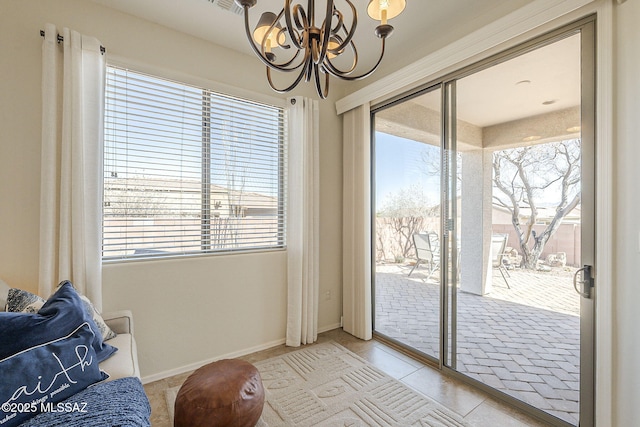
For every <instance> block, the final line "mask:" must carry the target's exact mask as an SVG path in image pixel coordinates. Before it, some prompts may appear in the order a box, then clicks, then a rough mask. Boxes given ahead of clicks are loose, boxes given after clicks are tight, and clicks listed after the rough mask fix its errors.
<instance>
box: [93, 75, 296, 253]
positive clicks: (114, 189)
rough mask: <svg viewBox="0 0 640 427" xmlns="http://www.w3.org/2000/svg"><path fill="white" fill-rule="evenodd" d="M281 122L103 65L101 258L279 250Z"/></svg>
mask: <svg viewBox="0 0 640 427" xmlns="http://www.w3.org/2000/svg"><path fill="white" fill-rule="evenodd" d="M283 116H284V114H283V109H282V108H280V107H274V106H272V105H265V104H261V103H257V102H253V101H248V100H244V99H239V98H234V97H231V96H226V95H221V94H218V93H214V92H212V91H210V90H207V89H203V88H199V87H194V86H189V85H186V84H183V83H177V82H174V81H169V80H165V79H161V78H158V77H152V76H149V75H145V74H141V73H138V72H134V71H131V70H125V69H121V68H117V67H108V69H107V84H106V108H105V141H104V219H103V252H102V255H103V258H104V259H114V258H135V257H149V256H167V255H183V254H195V253H212V252H221V251H223V252H228V251H243V250H255V249H271V248H282V247H284V223H285V222H284V221H285V218H284V215H285V214H284V211H285V201H284V195H285V189H284V181H285V180H284V177H285V161H284V159H285V153H284V150H285V148H284V118H283Z"/></svg>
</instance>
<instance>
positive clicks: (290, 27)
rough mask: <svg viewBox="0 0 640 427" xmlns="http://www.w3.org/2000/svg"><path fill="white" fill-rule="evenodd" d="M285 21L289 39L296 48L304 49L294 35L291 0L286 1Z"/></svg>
mask: <svg viewBox="0 0 640 427" xmlns="http://www.w3.org/2000/svg"><path fill="white" fill-rule="evenodd" d="M284 20H285V23H286V25H287V31H289V38H290V39H291V42H292V43H293V45H294V46H295V47H296V48H298V49H303V47H302V43H300V40H298V38H297V37H296V34H295V33H294V30H293V22H291V0H284ZM303 39H304V36H303Z"/></svg>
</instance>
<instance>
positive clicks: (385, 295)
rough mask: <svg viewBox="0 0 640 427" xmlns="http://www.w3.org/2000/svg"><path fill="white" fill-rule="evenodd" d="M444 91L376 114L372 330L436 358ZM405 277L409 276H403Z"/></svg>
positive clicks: (425, 94)
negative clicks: (373, 317)
mask: <svg viewBox="0 0 640 427" xmlns="http://www.w3.org/2000/svg"><path fill="white" fill-rule="evenodd" d="M441 103H442V90H441V88H440V87H439V86H436V87H434V88H429V89H428V90H426V91H424V92H423V93H420V94H419V95H418V96H415V97H413V98H411V99H407V100H403V101H402V102H399V103H397V104H396V105H393V106H390V107H389V108H386V109H384V110H381V111H380V112H378V113H377V114H376V115H375V134H374V140H375V145H374V158H375V159H376V160H375V164H374V169H375V176H376V179H375V194H374V206H375V216H374V227H375V230H376V231H375V244H374V245H373V246H374V247H375V286H376V288H375V290H374V294H375V319H374V322H375V325H374V327H375V330H376V331H378V332H380V333H383V334H385V335H386V336H388V337H390V338H392V339H395V340H398V341H401V342H403V343H406V344H407V345H409V346H411V347H413V348H415V349H416V350H417V351H420V352H421V353H424V354H425V355H428V356H430V357H432V358H433V360H439V358H440V347H441V345H442V341H441V336H440V329H441V325H442V322H441V315H442V314H441V310H440V305H441V285H440V276H441V274H440V273H441V272H440V233H441V227H442V221H441V209H440V205H441V197H442V191H441V179H442V178H441V175H442V173H441V158H442V148H441V139H442V125H441V123H442V114H441V111H440V109H441V107H440V105H441ZM404 276H406V277H407V278H409V279H410V280H398V279H399V278H404Z"/></svg>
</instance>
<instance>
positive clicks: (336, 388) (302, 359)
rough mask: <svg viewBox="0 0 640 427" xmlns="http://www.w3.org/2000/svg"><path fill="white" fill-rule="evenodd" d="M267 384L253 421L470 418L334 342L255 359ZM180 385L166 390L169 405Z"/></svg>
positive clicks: (388, 422) (263, 426) (264, 425)
mask: <svg viewBox="0 0 640 427" xmlns="http://www.w3.org/2000/svg"><path fill="white" fill-rule="evenodd" d="M255 366H256V367H257V368H258V370H259V371H260V375H261V376H262V382H263V384H264V389H265V397H266V401H265V405H264V411H263V412H262V417H261V418H260V421H259V422H258V424H257V427H276V426H296V427H298V426H300V427H302V426H336V427H338V426H350V427H359V426H398V427H400V426H402V427H408V426H416V427H418V426H420V427H427V426H429V427H431V426H433V427H450V426H453V427H461V426H468V425H469V424H468V423H466V422H465V421H463V420H462V417H461V416H459V415H458V414H456V413H454V412H453V411H451V410H449V409H447V408H445V407H443V406H442V405H440V404H439V403H436V402H434V401H433V400H431V399H429V398H427V397H425V396H423V395H421V394H419V393H417V392H415V391H413V390H411V389H410V388H408V387H407V386H405V385H404V384H402V383H401V382H399V381H397V380H395V379H393V378H391V377H390V376H388V375H386V374H385V373H383V372H382V371H380V370H379V369H377V368H375V367H374V366H371V365H370V364H369V363H368V362H367V361H365V360H364V359H362V358H361V357H359V356H357V355H356V354H354V353H352V352H350V351H349V350H347V349H345V348H344V347H342V346H340V345H339V344H336V343H334V342H328V343H323V344H318V345H314V346H311V347H309V348H305V349H302V350H298V351H294V352H292V353H288V354H286V355H283V356H279V357H275V358H272V359H268V360H264V361H262V362H258V363H255ZM179 388H180V387H174V388H172V389H169V390H167V405H168V407H169V408H170V410H169V411H170V416H171V423H172V424H173V407H174V402H175V398H176V395H177V393H178V390H179Z"/></svg>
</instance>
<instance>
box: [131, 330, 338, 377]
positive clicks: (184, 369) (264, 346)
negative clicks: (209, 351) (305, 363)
mask: <svg viewBox="0 0 640 427" xmlns="http://www.w3.org/2000/svg"><path fill="white" fill-rule="evenodd" d="M338 328H340V323H335V324H332V325H327V326H323V327H322V328H319V329H318V333H319V334H320V333H322V332H327V331H332V330H334V329H338ZM284 343H285V339H284V338H282V339H279V340H275V341H271V342H268V343H265V344H261V345H258V346H255V347H250V348H246V349H244V350H239V351H234V352H232V353H227V354H223V355H221V356H217V357H212V358H211V359H205V360H201V361H199V362H194V363H190V364H188V365H184V366H180V367H178V368H174V369H169V370H167V371H162V372H158V373H157V374H153V375H147V376H144V377H142V384H149V383H152V382H154V381H160V380H163V379H165V378H170V377H173V376H176V375H180V374H184V373H185V372H191V371H195V370H196V369H198V368H199V367H201V366H204V365H206V364H207V363H211V362H215V361H217V360H222V359H233V358H235V357H242V356H246V355H247V354H251V353H255V352H258V351H262V350H267V349H270V348H273V347H277V346H279V345H282V344H284Z"/></svg>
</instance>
